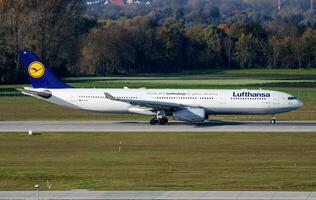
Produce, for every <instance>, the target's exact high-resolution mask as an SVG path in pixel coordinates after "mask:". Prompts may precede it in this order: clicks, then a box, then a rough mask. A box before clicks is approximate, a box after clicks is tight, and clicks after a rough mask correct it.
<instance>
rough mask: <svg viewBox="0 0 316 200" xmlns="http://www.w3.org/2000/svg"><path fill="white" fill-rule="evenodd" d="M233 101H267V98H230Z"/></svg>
mask: <svg viewBox="0 0 316 200" xmlns="http://www.w3.org/2000/svg"><path fill="white" fill-rule="evenodd" d="M230 99H231V100H267V98H230Z"/></svg>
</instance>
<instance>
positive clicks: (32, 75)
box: [20, 51, 72, 89]
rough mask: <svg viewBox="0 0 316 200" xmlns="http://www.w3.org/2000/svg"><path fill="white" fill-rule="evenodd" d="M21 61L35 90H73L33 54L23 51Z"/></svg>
mask: <svg viewBox="0 0 316 200" xmlns="http://www.w3.org/2000/svg"><path fill="white" fill-rule="evenodd" d="M20 59H21V60H22V64H23V66H24V68H25V71H26V73H27V75H28V77H29V79H30V81H31V83H32V86H33V88H51V89H62V88H72V87H71V86H69V85H67V84H65V83H63V82H62V81H61V80H60V79H59V78H57V77H56V76H55V75H54V74H53V73H52V72H51V71H50V69H48V68H47V67H46V66H45V65H44V64H43V62H42V61H41V60H40V59H39V58H38V57H37V56H36V55H35V54H34V53H33V52H31V51H21V52H20Z"/></svg>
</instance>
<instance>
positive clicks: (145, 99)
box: [20, 51, 303, 125]
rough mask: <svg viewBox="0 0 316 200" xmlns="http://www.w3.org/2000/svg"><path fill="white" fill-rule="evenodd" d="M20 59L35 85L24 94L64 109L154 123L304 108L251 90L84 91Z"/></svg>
mask: <svg viewBox="0 0 316 200" xmlns="http://www.w3.org/2000/svg"><path fill="white" fill-rule="evenodd" d="M20 59H21V60H22V64H23V66H24V68H25V70H26V72H27V75H28V78H29V80H30V82H31V83H32V87H24V88H23V89H20V91H21V92H22V93H23V94H25V95H29V96H32V97H36V98H38V99H41V100H45V101H48V102H51V103H53V104H57V105H60V106H65V107H68V108H73V109H80V110H85V111H92V112H100V113H117V114H128V113H133V114H141V115H148V116H154V118H153V119H151V120H150V124H151V125H155V124H160V125H165V124H167V123H168V118H167V117H169V116H172V117H173V118H174V119H175V120H178V121H183V122H189V123H201V122H205V121H206V120H207V119H208V118H209V116H211V115H219V114H221V115H271V116H272V118H271V120H270V122H271V123H276V114H279V113H285V112H290V111H293V110H296V109H298V108H300V107H301V106H302V105H303V103H302V102H301V101H300V100H298V99H297V98H295V97H294V96H293V95H290V94H287V93H284V92H279V91H272V90H262V89H259V90H248V89H236V90H234V89H146V88H139V89H129V88H122V89H79V88H74V87H72V86H70V85H68V84H66V83H64V82H62V81H61V80H60V79H59V78H57V77H56V76H55V75H54V74H53V73H52V72H51V70H50V69H49V68H47V67H46V66H45V65H44V64H43V62H42V61H41V60H40V59H39V58H38V57H37V56H36V55H35V54H34V53H33V52H31V51H21V52H20Z"/></svg>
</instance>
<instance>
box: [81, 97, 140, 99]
mask: <svg viewBox="0 0 316 200" xmlns="http://www.w3.org/2000/svg"><path fill="white" fill-rule="evenodd" d="M79 98H86V99H104V98H106V97H105V96H79ZM115 99H138V97H115Z"/></svg>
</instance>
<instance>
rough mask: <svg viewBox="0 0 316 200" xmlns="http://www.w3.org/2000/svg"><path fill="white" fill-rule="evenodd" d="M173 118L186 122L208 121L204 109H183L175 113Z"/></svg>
mask: <svg viewBox="0 0 316 200" xmlns="http://www.w3.org/2000/svg"><path fill="white" fill-rule="evenodd" d="M173 117H174V118H175V119H176V120H179V121H185V122H203V121H204V120H205V119H206V116H205V110H204V109H203V108H191V107H187V108H183V109H181V110H178V111H176V112H174V113H173Z"/></svg>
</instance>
